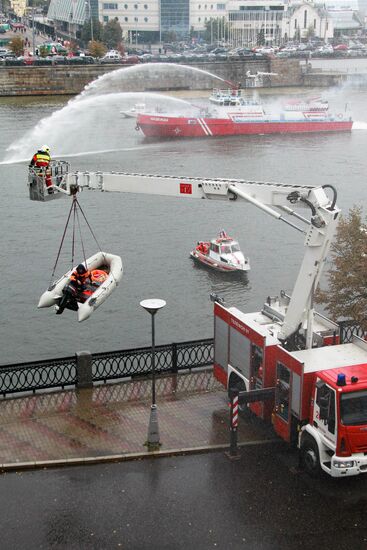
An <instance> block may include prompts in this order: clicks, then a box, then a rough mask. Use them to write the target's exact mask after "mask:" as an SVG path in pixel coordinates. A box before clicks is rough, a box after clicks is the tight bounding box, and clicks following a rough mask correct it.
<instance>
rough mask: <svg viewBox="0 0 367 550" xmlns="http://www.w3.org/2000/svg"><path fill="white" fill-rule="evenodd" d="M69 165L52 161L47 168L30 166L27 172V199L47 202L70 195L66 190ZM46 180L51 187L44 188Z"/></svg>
mask: <svg viewBox="0 0 367 550" xmlns="http://www.w3.org/2000/svg"><path fill="white" fill-rule="evenodd" d="M69 167H70V165H69V163H68V162H65V161H62V160H52V161H51V162H50V164H49V166H47V167H46V166H44V167H39V168H37V167H35V166H30V167H29V172H28V187H29V198H30V199H31V201H41V202H47V201H52V200H54V199H59V198H61V197H62V196H63V195H70V190H69V189H68V174H69ZM46 178H50V179H51V183H52V185H51V186H50V187H47V186H46Z"/></svg>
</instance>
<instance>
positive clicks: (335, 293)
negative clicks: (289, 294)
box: [316, 206, 367, 330]
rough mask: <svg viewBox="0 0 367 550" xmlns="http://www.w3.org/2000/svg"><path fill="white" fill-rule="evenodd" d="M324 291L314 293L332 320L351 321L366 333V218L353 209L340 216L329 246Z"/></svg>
mask: <svg viewBox="0 0 367 550" xmlns="http://www.w3.org/2000/svg"><path fill="white" fill-rule="evenodd" d="M331 262H332V263H331V267H330V269H329V271H328V273H327V280H328V289H327V290H324V291H323V290H319V291H318V292H317V293H316V301H317V302H318V303H323V304H325V309H326V311H328V312H329V313H330V315H331V317H332V319H334V320H335V321H338V320H341V319H352V320H353V321H356V322H357V323H359V324H360V325H361V326H362V327H363V328H364V330H367V219H366V220H365V221H364V222H363V221H362V209H361V208H360V207H357V206H354V207H353V208H352V209H351V210H350V211H349V214H348V216H347V217H345V218H344V217H343V216H341V218H340V221H339V224H338V229H337V233H336V239H335V242H334V243H333V244H332V245H331Z"/></svg>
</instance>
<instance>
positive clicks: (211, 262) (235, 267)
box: [190, 249, 250, 271]
mask: <svg viewBox="0 0 367 550" xmlns="http://www.w3.org/2000/svg"><path fill="white" fill-rule="evenodd" d="M190 256H191V258H193V259H194V260H196V261H198V262H201V263H202V264H204V265H207V266H209V267H212V268H213V269H216V270H218V271H250V262H249V261H248V260H247V259H246V260H245V263H243V264H230V263H227V262H221V261H220V260H217V259H215V258H211V257H210V256H209V255H208V254H201V253H200V252H199V251H198V250H196V249H195V250H193V251H192V252H190Z"/></svg>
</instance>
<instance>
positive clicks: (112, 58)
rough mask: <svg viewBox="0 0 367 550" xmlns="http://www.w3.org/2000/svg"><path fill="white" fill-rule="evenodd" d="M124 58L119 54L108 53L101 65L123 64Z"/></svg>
mask: <svg viewBox="0 0 367 550" xmlns="http://www.w3.org/2000/svg"><path fill="white" fill-rule="evenodd" d="M121 60H122V56H121V55H120V54H119V53H118V52H107V53H106V55H104V56H103V57H101V59H100V62H101V63H121Z"/></svg>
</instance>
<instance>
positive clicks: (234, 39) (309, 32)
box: [48, 0, 367, 47]
mask: <svg viewBox="0 0 367 550" xmlns="http://www.w3.org/2000/svg"><path fill="white" fill-rule="evenodd" d="M359 2H361V3H363V2H367V0H359ZM89 13H92V14H93V16H94V17H98V18H99V20H100V21H101V22H102V23H107V22H108V21H110V20H112V19H117V20H118V21H119V23H120V25H121V28H122V31H123V37H124V39H125V41H126V42H128V43H130V44H135V43H136V44H138V43H141V42H152V43H153V42H157V41H159V42H162V41H167V40H168V41H172V40H182V39H187V38H188V36H189V35H190V33H191V31H194V32H195V33H199V34H200V33H203V32H204V31H205V29H206V28H208V29H209V32H210V30H211V29H212V37H211V38H213V37H219V38H220V39H222V40H223V41H226V42H229V43H231V44H232V45H233V46H250V47H253V46H255V45H256V44H259V43H263V44H267V45H280V44H284V43H286V42H287V41H289V40H307V39H308V38H310V37H313V36H314V37H317V38H320V39H322V40H324V41H327V40H328V39H330V38H332V37H333V34H334V24H333V21H334V20H335V19H334V18H332V17H331V16H330V14H329V13H328V11H327V9H326V7H325V3H318V2H314V1H312V0H290V1H288V2H286V1H284V0H228V1H223V0H222V1H219V2H218V1H214V0H122V1H121V2H118V1H103V0H51V3H50V8H49V13H48V17H49V19H53V20H54V21H55V23H56V22H59V23H57V25H56V26H59V27H60V24H61V25H63V30H64V31H66V32H68V31H69V30H70V27H72V28H73V30H74V27H73V26H74V25H75V26H77V25H82V24H83V22H84V20H85V19H88V18H89ZM211 41H213V40H211Z"/></svg>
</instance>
